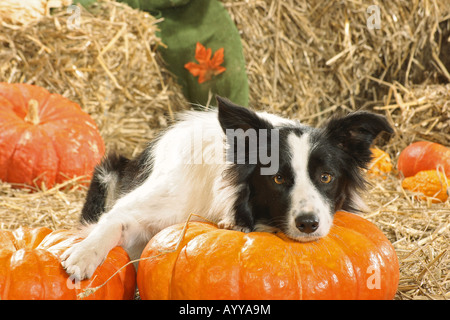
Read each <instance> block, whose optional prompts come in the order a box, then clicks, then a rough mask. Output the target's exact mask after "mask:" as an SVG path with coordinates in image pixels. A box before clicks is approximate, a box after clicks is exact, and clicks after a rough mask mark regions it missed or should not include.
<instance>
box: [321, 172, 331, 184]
mask: <svg viewBox="0 0 450 320" xmlns="http://www.w3.org/2000/svg"><path fill="white" fill-rule="evenodd" d="M331 180H333V176H332V175H331V174H329V173H322V174H321V175H320V182H322V183H330V182H331Z"/></svg>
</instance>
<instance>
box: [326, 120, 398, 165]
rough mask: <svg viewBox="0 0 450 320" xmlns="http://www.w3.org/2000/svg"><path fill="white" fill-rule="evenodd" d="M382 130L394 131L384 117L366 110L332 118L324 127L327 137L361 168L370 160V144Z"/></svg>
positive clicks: (390, 132)
mask: <svg viewBox="0 0 450 320" xmlns="http://www.w3.org/2000/svg"><path fill="white" fill-rule="evenodd" d="M382 131H385V132H387V133H389V134H392V133H393V132H394V130H393V129H392V127H391V125H390V124H389V123H388V121H387V120H386V118H385V117H383V116H381V115H377V114H374V113H370V112H366V111H358V112H354V113H351V114H349V115H347V116H346V117H343V118H336V119H332V120H330V122H328V124H327V125H326V127H325V132H326V134H327V136H328V137H329V139H331V140H332V141H334V142H335V143H336V144H337V146H338V147H339V148H341V149H342V150H343V151H344V152H346V153H347V154H348V155H350V156H351V157H352V158H353V159H354V160H356V162H357V163H358V165H359V166H360V167H362V168H364V167H365V166H366V165H367V164H368V163H369V162H370V161H371V156H372V153H371V151H370V146H371V145H372V142H373V140H374V139H375V138H376V137H377V136H378V135H379V134H380V133H381V132H382Z"/></svg>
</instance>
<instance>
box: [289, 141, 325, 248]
mask: <svg viewBox="0 0 450 320" xmlns="http://www.w3.org/2000/svg"><path fill="white" fill-rule="evenodd" d="M309 138H310V135H309V133H304V134H302V135H301V136H300V137H299V136H297V135H296V134H295V133H291V134H290V135H289V136H288V138H287V139H288V144H289V149H290V150H291V166H292V169H293V172H294V186H293V187H292V191H291V209H290V212H289V214H288V220H289V221H288V226H289V227H288V236H290V237H293V238H295V239H297V240H299V241H310V240H311V238H320V237H323V236H325V235H327V234H328V232H329V230H330V228H331V225H332V223H333V217H332V215H331V212H330V208H329V205H328V204H327V200H326V199H324V197H323V196H322V195H321V194H320V192H319V191H318V190H317V188H316V187H315V186H314V184H313V182H312V181H311V177H310V175H309V172H308V161H309V154H310V152H311V143H310V141H309ZM311 212H313V213H314V214H316V216H317V218H318V219H319V228H318V229H317V230H316V231H315V232H314V233H311V234H305V233H302V232H300V231H299V230H298V229H297V228H296V226H295V218H296V217H298V216H300V215H301V214H305V213H311Z"/></svg>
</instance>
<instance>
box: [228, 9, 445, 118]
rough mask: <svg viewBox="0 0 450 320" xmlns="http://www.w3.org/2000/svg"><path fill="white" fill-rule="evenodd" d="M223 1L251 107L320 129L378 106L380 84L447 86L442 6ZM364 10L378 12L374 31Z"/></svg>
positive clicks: (380, 93) (383, 89)
mask: <svg viewBox="0 0 450 320" xmlns="http://www.w3.org/2000/svg"><path fill="white" fill-rule="evenodd" d="M223 2H224V5H225V6H226V7H227V8H228V10H229V12H230V14H231V16H232V18H233V19H234V21H235V23H236V24H237V27H238V29H239V30H240V31H241V37H242V43H243V47H244V52H245V57H246V60H247V73H248V77H249V86H250V101H251V105H254V106H256V107H259V108H262V109H270V110H275V111H278V112H280V113H282V114H284V115H287V116H291V117H295V118H298V119H300V120H303V121H308V122H310V123H319V122H321V121H323V120H324V119H327V118H328V117H329V116H330V115H332V114H334V113H335V112H336V111H344V112H347V111H349V110H355V109H358V108H360V107H362V106H374V105H377V104H378V103H381V102H382V98H383V96H384V95H385V94H386V93H387V91H388V89H389V88H388V87H386V86H385V85H384V84H386V83H393V82H394V81H398V82H399V83H402V84H405V85H407V84H412V83H421V82H422V81H424V80H426V79H429V80H433V79H437V78H438V76H443V77H444V78H445V79H446V81H448V80H449V79H447V78H446V77H445V76H444V74H445V72H446V71H447V70H443V68H444V64H443V63H442V61H441V59H444V58H446V57H447V55H448V51H447V52H446V51H443V52H441V44H442V43H447V38H444V36H445V35H444V31H445V30H441V29H439V28H438V25H439V23H442V24H441V27H442V28H443V27H445V25H444V23H445V21H447V20H448V19H449V18H448V15H449V14H450V7H449V6H448V3H447V1H445V0H437V1H434V2H433V4H430V3H429V2H422V1H415V2H414V3H413V4H412V3H411V2H409V1H373V3H370V4H368V3H367V2H364V1H333V0H326V1H321V2H320V3H317V1H313V0H307V1H296V0H287V1H270V0H246V1H234V0H233V1H231V0H224V1H223ZM369 5H376V6H378V7H379V8H380V18H381V21H380V29H373V30H371V29H369V28H368V27H367V21H368V18H369V16H370V14H369V13H367V8H368V6H369ZM411 6H412V7H411ZM446 37H448V35H447V36H446ZM225 58H226V57H225ZM447 68H450V65H448V66H447ZM447 74H448V72H447ZM445 79H444V80H445Z"/></svg>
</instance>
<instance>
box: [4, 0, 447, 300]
mask: <svg viewBox="0 0 450 320" xmlns="http://www.w3.org/2000/svg"><path fill="white" fill-rule="evenodd" d="M66 2H67V1H66ZM223 4H224V6H225V8H226V9H227V10H228V11H229V13H230V15H231V17H232V19H233V20H234V22H235V23H236V25H237V28H238V30H240V33H241V39H242V44H243V48H244V56H245V58H246V64H247V74H248V77H249V85H250V105H251V107H253V108H255V109H258V110H266V111H271V112H275V113H279V114H281V115H283V116H286V117H292V118H297V119H300V120H302V121H303V122H305V123H308V124H310V125H320V124H321V123H323V121H325V120H327V119H328V118H329V117H330V116H331V115H333V114H336V113H347V112H349V111H352V110H357V109H366V110H370V111H374V112H377V113H380V114H384V115H386V116H387V118H388V119H389V121H390V122H391V123H392V124H393V125H394V127H395V135H394V136H393V137H392V138H391V139H390V140H385V139H380V140H379V141H378V142H377V144H378V146H379V147H380V148H381V149H383V150H385V151H387V152H388V153H389V154H390V156H391V158H392V160H393V163H394V165H395V164H396V161H397V158H398V155H399V153H400V151H401V150H402V149H403V148H404V147H406V146H407V145H408V144H409V143H411V142H413V141H418V140H429V141H433V142H439V143H441V144H444V145H446V146H447V147H448V146H450V84H449V81H450V75H449V72H450V39H449V36H450V7H449V6H448V2H447V1H445V0H432V1H426V0H424V1H418V0H413V1H406V0H405V1H403V0H395V1H377V0H375V1H373V3H371V4H374V5H377V6H378V7H379V8H380V14H381V21H380V22H381V24H380V29H373V30H371V29H369V28H368V27H367V19H368V17H369V16H370V14H369V13H367V7H368V4H367V3H366V2H363V1H359V0H354V1H332V0H323V1H312V0H305V1H299V0H286V1H269V0H247V1H231V0H224V1H223ZM7 9H8V8H6V7H3V9H2V10H0V81H7V82H27V83H31V84H36V85H39V86H42V87H45V88H47V89H48V90H50V91H51V92H55V93H59V94H62V95H64V96H66V97H67V98H69V99H71V100H73V101H75V102H77V103H79V104H80V105H81V106H82V108H83V109H84V110H85V111H86V112H88V113H89V114H91V116H92V117H93V118H94V120H95V121H96V122H97V124H98V126H99V128H100V132H101V134H102V136H103V138H104V140H105V144H106V147H107V151H112V150H116V151H119V152H122V153H124V154H125V155H127V156H133V155H136V154H137V153H138V152H139V151H140V150H142V148H143V147H145V143H146V141H148V140H149V139H151V138H153V137H154V136H155V135H156V134H157V133H158V132H159V131H160V130H161V129H163V128H165V127H167V126H168V125H169V124H170V122H171V120H172V119H173V115H174V113H175V112H177V111H180V110H183V109H188V108H190V106H189V104H188V103H187V102H186V101H185V99H184V97H183V95H182V94H181V90H180V88H179V87H178V85H177V84H176V81H175V79H174V77H173V76H172V75H171V74H170V73H169V72H168V71H167V70H166V68H165V66H164V62H163V61H162V60H161V58H160V57H159V56H158V52H157V48H158V47H159V46H161V45H164V44H163V43H162V42H161V40H160V39H158V38H157V37H156V35H155V32H156V29H157V27H158V22H159V21H157V20H155V19H154V18H153V17H151V16H150V15H148V14H146V13H144V12H139V11H136V10H133V9H131V8H129V7H127V6H126V5H123V4H119V3H115V2H110V1H105V2H101V3H99V4H96V5H95V6H94V7H93V9H91V10H90V11H86V10H85V9H82V8H80V10H81V11H80V12H81V23H80V27H79V28H70V26H71V23H72V21H70V14H69V13H68V12H67V11H66V10H65V9H59V10H55V11H54V12H53V13H52V15H49V13H48V10H47V11H45V10H44V11H43V12H42V13H41V14H40V15H39V16H38V17H36V16H35V15H34V14H32V13H30V14H28V15H26V14H21V15H17V16H16V18H15V19H13V18H11V17H12V15H11V13H10V12H11V10H13V9H12V8H9V9H8V10H9V11H8V10H7ZM14 10H15V9H14ZM225 59H226V52H225ZM82 180H83V178H82V177H81V178H79V179H74V180H72V181H68V182H66V183H64V184H62V185H59V186H56V187H55V188H52V189H50V190H45V189H44V190H42V189H39V188H37V187H30V188H28V189H23V188H22V189H16V188H14V186H12V185H10V184H8V183H6V182H0V228H3V229H14V228H17V227H18V226H20V225H26V226H48V227H51V228H53V229H58V228H72V227H75V226H76V225H77V220H78V216H79V213H80V210H81V207H82V205H83V200H84V196H85V194H86V187H84V186H83V185H82V184H80V181H82ZM371 183H372V185H371V187H370V190H369V192H368V193H367V195H366V196H365V198H366V201H367V203H368V206H369V208H370V212H368V213H366V214H364V216H365V217H366V218H367V219H369V220H370V221H372V222H374V223H375V224H376V225H377V226H378V227H379V228H381V229H382V230H383V232H384V233H385V234H386V236H387V237H388V238H389V240H390V241H391V242H392V243H393V245H394V247H395V249H396V251H397V254H398V256H399V260H400V273H401V274H400V284H399V289H398V292H397V295H396V298H397V299H449V298H450V272H449V270H450V255H449V243H450V200H447V202H446V203H437V204H435V203H432V202H431V201H419V200H417V199H416V198H415V197H414V195H413V194H412V193H410V192H407V191H405V190H403V189H402V187H401V179H399V178H398V176H397V175H396V173H395V172H394V173H392V174H391V175H388V176H386V177H384V179H383V178H380V177H371Z"/></svg>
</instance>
